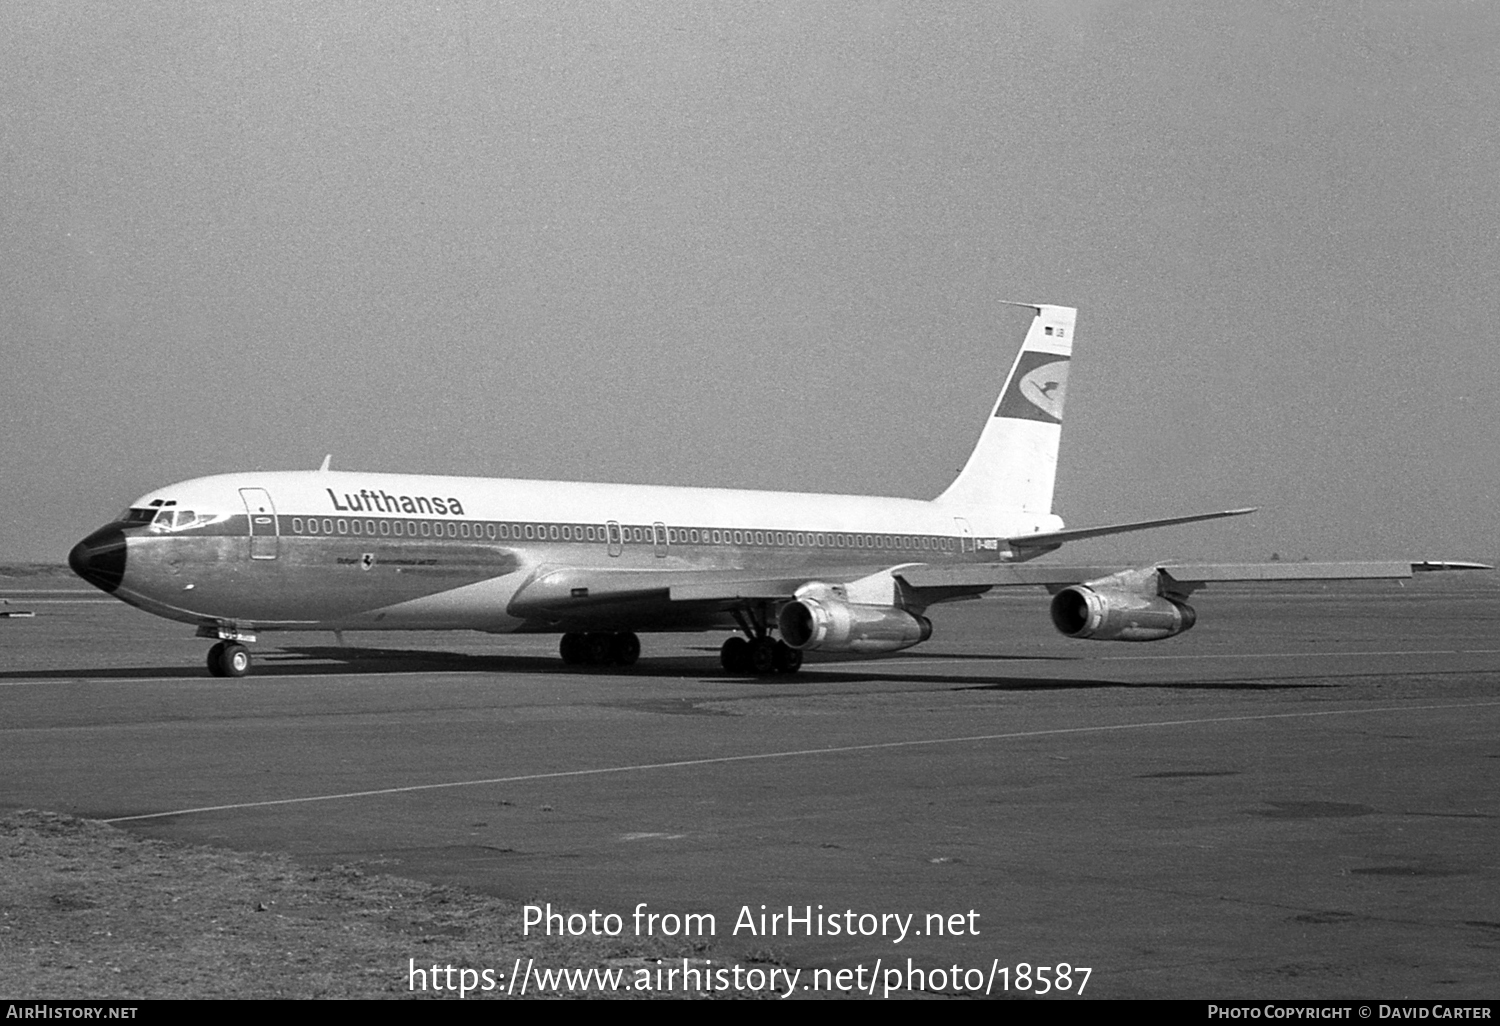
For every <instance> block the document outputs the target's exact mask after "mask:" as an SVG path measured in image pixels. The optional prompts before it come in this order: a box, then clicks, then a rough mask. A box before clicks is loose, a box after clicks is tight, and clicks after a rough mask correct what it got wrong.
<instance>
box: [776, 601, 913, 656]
mask: <svg viewBox="0 0 1500 1026" xmlns="http://www.w3.org/2000/svg"><path fill="white" fill-rule="evenodd" d="M841 591H842V589H836V588H834V587H831V586H829V585H826V584H817V585H809V586H805V587H803V588H799V589H798V591H797V597H796V598H795V599H793V600H792V601H791V602H788V603H787V604H786V605H784V606H782V607H781V612H780V614H778V616H777V617H776V625H777V627H779V628H780V629H781V640H782V641H785V642H786V643H787V644H788V645H790V646H791V647H792V648H795V649H799V650H801V651H804V652H810V651H812V650H813V649H822V650H823V651H825V652H861V653H869V654H874V653H878V652H899V651H901V649H903V648H911V647H912V646H913V645H920V644H921V643H922V642H924V641H926V640H927V639H928V638H930V637H932V621H931V620H929V619H927V617H925V616H918V615H916V614H915V613H909V612H907V611H906V610H904V609H898V608H896V607H894V606H866V605H858V604H856V603H853V602H849V601H847V600H846V599H845V598H844V597H843V595H842V594H840V592H841Z"/></svg>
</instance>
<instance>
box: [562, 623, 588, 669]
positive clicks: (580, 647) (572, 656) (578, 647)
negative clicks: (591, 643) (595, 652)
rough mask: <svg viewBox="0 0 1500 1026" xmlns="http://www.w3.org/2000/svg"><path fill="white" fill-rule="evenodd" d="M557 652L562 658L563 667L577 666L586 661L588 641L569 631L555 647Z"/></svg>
mask: <svg viewBox="0 0 1500 1026" xmlns="http://www.w3.org/2000/svg"><path fill="white" fill-rule="evenodd" d="M557 652H558V654H559V655H561V656H562V661H563V665H564V666H577V665H578V664H580V663H583V662H587V661H588V639H587V638H585V637H584V636H583V635H582V634H579V633H577V632H575V631H569V632H568V633H567V634H564V635H563V636H562V641H560V642H559V643H558V645H557Z"/></svg>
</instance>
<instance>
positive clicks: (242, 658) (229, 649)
mask: <svg viewBox="0 0 1500 1026" xmlns="http://www.w3.org/2000/svg"><path fill="white" fill-rule="evenodd" d="M208 672H209V673H211V674H213V675H214V676H215V677H243V676H244V675H245V674H247V673H249V672H250V650H249V649H248V648H246V647H245V646H244V645H241V644H240V643H239V642H237V641H221V642H219V643H218V644H217V645H215V646H214V647H213V648H211V649H209V650H208Z"/></svg>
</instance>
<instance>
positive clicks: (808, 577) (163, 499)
mask: <svg viewBox="0 0 1500 1026" xmlns="http://www.w3.org/2000/svg"><path fill="white" fill-rule="evenodd" d="M1008 305H1012V306H1020V307H1023V308H1025V309H1029V310H1031V311H1032V320H1031V323H1030V326H1029V328H1028V330H1027V332H1026V336H1025V339H1024V341H1023V343H1022V345H1021V348H1020V350H1019V352H1018V353H1017V354H1016V356H1015V360H1014V362H1013V363H1012V365H1011V368H1010V373H1009V374H1008V375H1007V377H1006V379H1005V384H1004V386H1003V388H1002V389H1001V392H1000V396H999V399H998V401H997V402H996V404H995V406H994V407H993V411H992V413H991V414H990V416H989V417H988V418H987V419H986V422H985V425H984V428H983V430H982V432H981V433H980V436H979V441H978V443H977V444H976V446H975V447H974V450H973V452H972V454H971V455H970V456H969V459H968V462H967V463H966V464H965V465H964V467H963V469H962V471H960V473H959V474H958V477H957V478H956V479H955V480H954V481H953V482H952V484H951V485H950V486H949V487H948V488H947V489H946V490H945V491H944V492H943V493H942V494H941V495H939V496H937V497H936V498H934V499H931V500H921V499H906V498H889V497H878V496H858V495H825V494H814V493H793V492H769V491H746V490H736V489H722V488H688V487H666V486H658V485H631V484H585V483H579V482H568V481H526V480H508V479H484V478H469V477H429V476H413V475H399V474H386V473H375V472H370V473H364V472H340V471H333V470H332V469H330V460H329V459H324V461H323V465H322V466H321V467H320V468H319V469H318V470H316V471H281V472H272V473H260V472H256V473H249V472H246V473H234V474H219V475H216V476H213V477H204V478H197V479H195V480H190V481H183V482H181V483H178V484H173V485H169V486H167V487H165V488H161V489H158V490H155V491H152V492H148V493H147V494H146V495H143V496H141V497H140V498H139V499H137V500H136V501H135V502H133V503H131V504H130V506H129V507H128V508H127V509H126V510H125V511H124V512H123V513H121V514H120V515H119V516H118V517H117V518H116V519H115V520H113V521H111V522H110V523H108V524H106V525H105V526H103V527H101V528H99V529H98V530H97V531H94V532H93V533H92V534H90V535H88V537H86V538H84V539H83V540H82V541H81V542H79V543H78V544H77V545H76V546H75V547H74V548H73V549H72V551H71V552H70V553H69V555H68V563H69V565H70V566H71V567H72V569H73V570H74V572H75V573H77V574H78V575H79V576H80V577H82V578H83V579H84V580H86V581H88V582H90V583H91V584H93V585H95V586H96V587H98V588H100V589H102V590H103V591H105V592H107V593H109V594H112V595H114V596H115V597H117V598H119V599H121V600H123V601H125V602H127V603H129V604H131V605H133V606H136V607H138V608H140V609H143V610H145V611H146V612H148V613H154V614H156V615H157V616H162V617H166V618H168V619H171V620H178V621H181V622H184V623H187V624H192V625H195V626H196V627H197V633H198V636H199V637H203V638H209V639H213V640H214V642H215V643H214V645H213V646H212V648H210V650H209V652H208V658H207V664H208V669H209V672H210V673H211V674H212V675H213V676H216V677H241V676H244V675H245V674H246V673H248V672H249V670H250V666H251V657H250V652H249V650H248V649H247V648H246V644H247V643H252V642H254V641H255V640H256V638H257V632H273V631H309V630H317V631H328V630H331V631H335V632H340V634H339V636H340V637H341V636H342V634H341V632H343V631H348V630H416V629H430V630H461V629H467V630H479V631H487V632H492V633H537V632H540V633H555V634H561V636H562V637H561V642H560V645H559V652H560V654H561V656H562V660H563V662H564V663H565V664H568V665H615V666H629V665H631V664H633V663H634V662H635V661H636V659H637V657H638V656H639V655H640V651H641V645H640V640H639V637H638V634H637V632H656V631H708V630H724V629H728V630H731V631H734V632H735V633H734V634H732V635H731V637H729V639H728V640H726V641H725V642H724V643H723V646H722V648H721V650H720V663H721V665H722V666H723V668H724V669H725V670H726V671H727V672H728V673H730V674H753V675H767V674H775V673H794V672H796V671H797V670H798V669H799V668H800V667H801V665H802V660H803V657H804V654H805V653H808V652H824V653H847V654H856V655H872V654H883V653H890V652H896V651H900V650H902V649H906V648H910V647H912V646H913V645H917V644H920V643H922V642H924V641H926V640H927V639H928V638H929V637H931V635H932V631H933V627H932V621H931V620H930V619H928V616H927V613H928V610H929V608H930V607H932V606H934V605H938V604H940V603H944V602H950V601H954V600H958V599H966V598H973V597H976V596H978V595H981V594H983V593H984V592H987V591H989V590H990V589H992V588H996V587H1008V586H1040V587H1045V588H1047V589H1048V590H1049V591H1050V592H1051V593H1052V599H1051V616H1052V622H1053V624H1054V625H1055V626H1056V628H1057V629H1058V630H1059V631H1061V632H1062V633H1063V634H1065V635H1067V636H1069V637H1073V638H1080V639H1094V640H1117V641H1155V640H1160V639H1163V638H1170V637H1173V636H1175V635H1178V634H1181V633H1182V632H1183V631H1186V630H1188V629H1190V628H1191V627H1192V626H1193V624H1194V623H1195V622H1196V619H1197V614H1196V613H1195V611H1194V609H1193V608H1192V607H1191V606H1189V605H1188V604H1187V602H1186V601H1185V600H1186V599H1187V597H1188V596H1189V595H1190V594H1191V593H1192V592H1193V591H1194V590H1196V589H1198V588H1201V587H1203V586H1205V585H1206V584H1209V583H1211V582H1219V581H1252V580H1253V581H1259V580H1329V579H1349V578H1404V577H1410V576H1411V575H1412V574H1413V572H1415V571H1421V570H1439V569H1477V568H1483V569H1488V568H1487V567H1485V566H1484V565H1483V564H1478V563H1425V562H1416V563H1414V562H1410V561H1406V562H1377V563H1266V564H1230V565H1214V564H1185V563H1158V564H1150V565H1146V566H1139V567H1126V568H1121V567H1108V566H1105V567H1067V566H1053V565H1050V564H1046V563H1033V562H1032V561H1033V560H1034V559H1035V558H1036V557H1038V556H1041V555H1043V554H1045V553H1048V552H1052V551H1054V550H1056V549H1058V548H1059V547H1061V546H1062V545H1063V544H1065V543H1066V542H1069V541H1077V540H1082V539H1085V538H1097V537H1104V536H1109V535H1115V534H1121V533H1125V532H1129V531H1140V530H1145V529H1148V528H1155V527H1165V526H1170V525H1173V524H1188V523H1195V522H1199V521H1206V520H1213V519H1217V518H1221V517H1235V516H1242V515H1244V514H1247V513H1251V512H1253V509H1230V510H1222V511H1218V512H1213V513H1199V514H1193V515H1188V516H1175V517H1168V518H1164V519H1156V520H1143V521H1135V522H1130V523H1119V524H1112V525H1107V526H1099V527H1084V528H1068V527H1066V526H1065V525H1064V523H1063V521H1062V519H1061V518H1060V517H1059V516H1057V514H1055V513H1054V512H1053V511H1052V494H1053V484H1054V480H1055V477H1056V470H1057V457H1058V447H1059V444H1060V439H1061V432H1062V415H1063V406H1064V403H1065V400H1066V396H1067V382H1068V366H1069V362H1070V360H1071V357H1072V351H1073V341H1074V329H1075V326H1076V323H1077V309H1076V308H1074V307H1067V306H1055V305H1046V304H1032V303H1013V304H1008ZM778 635H779V637H778Z"/></svg>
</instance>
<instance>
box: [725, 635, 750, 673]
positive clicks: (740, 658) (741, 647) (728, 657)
mask: <svg viewBox="0 0 1500 1026" xmlns="http://www.w3.org/2000/svg"><path fill="white" fill-rule="evenodd" d="M719 665H720V666H722V667H724V672H725V673H746V672H748V671H749V669H750V642H748V641H746V640H745V639H744V638H742V637H740V636H739V635H738V634H736V635H735V636H734V637H732V638H730V639H729V640H727V641H725V642H724V646H723V647H722V648H720V649H719Z"/></svg>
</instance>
